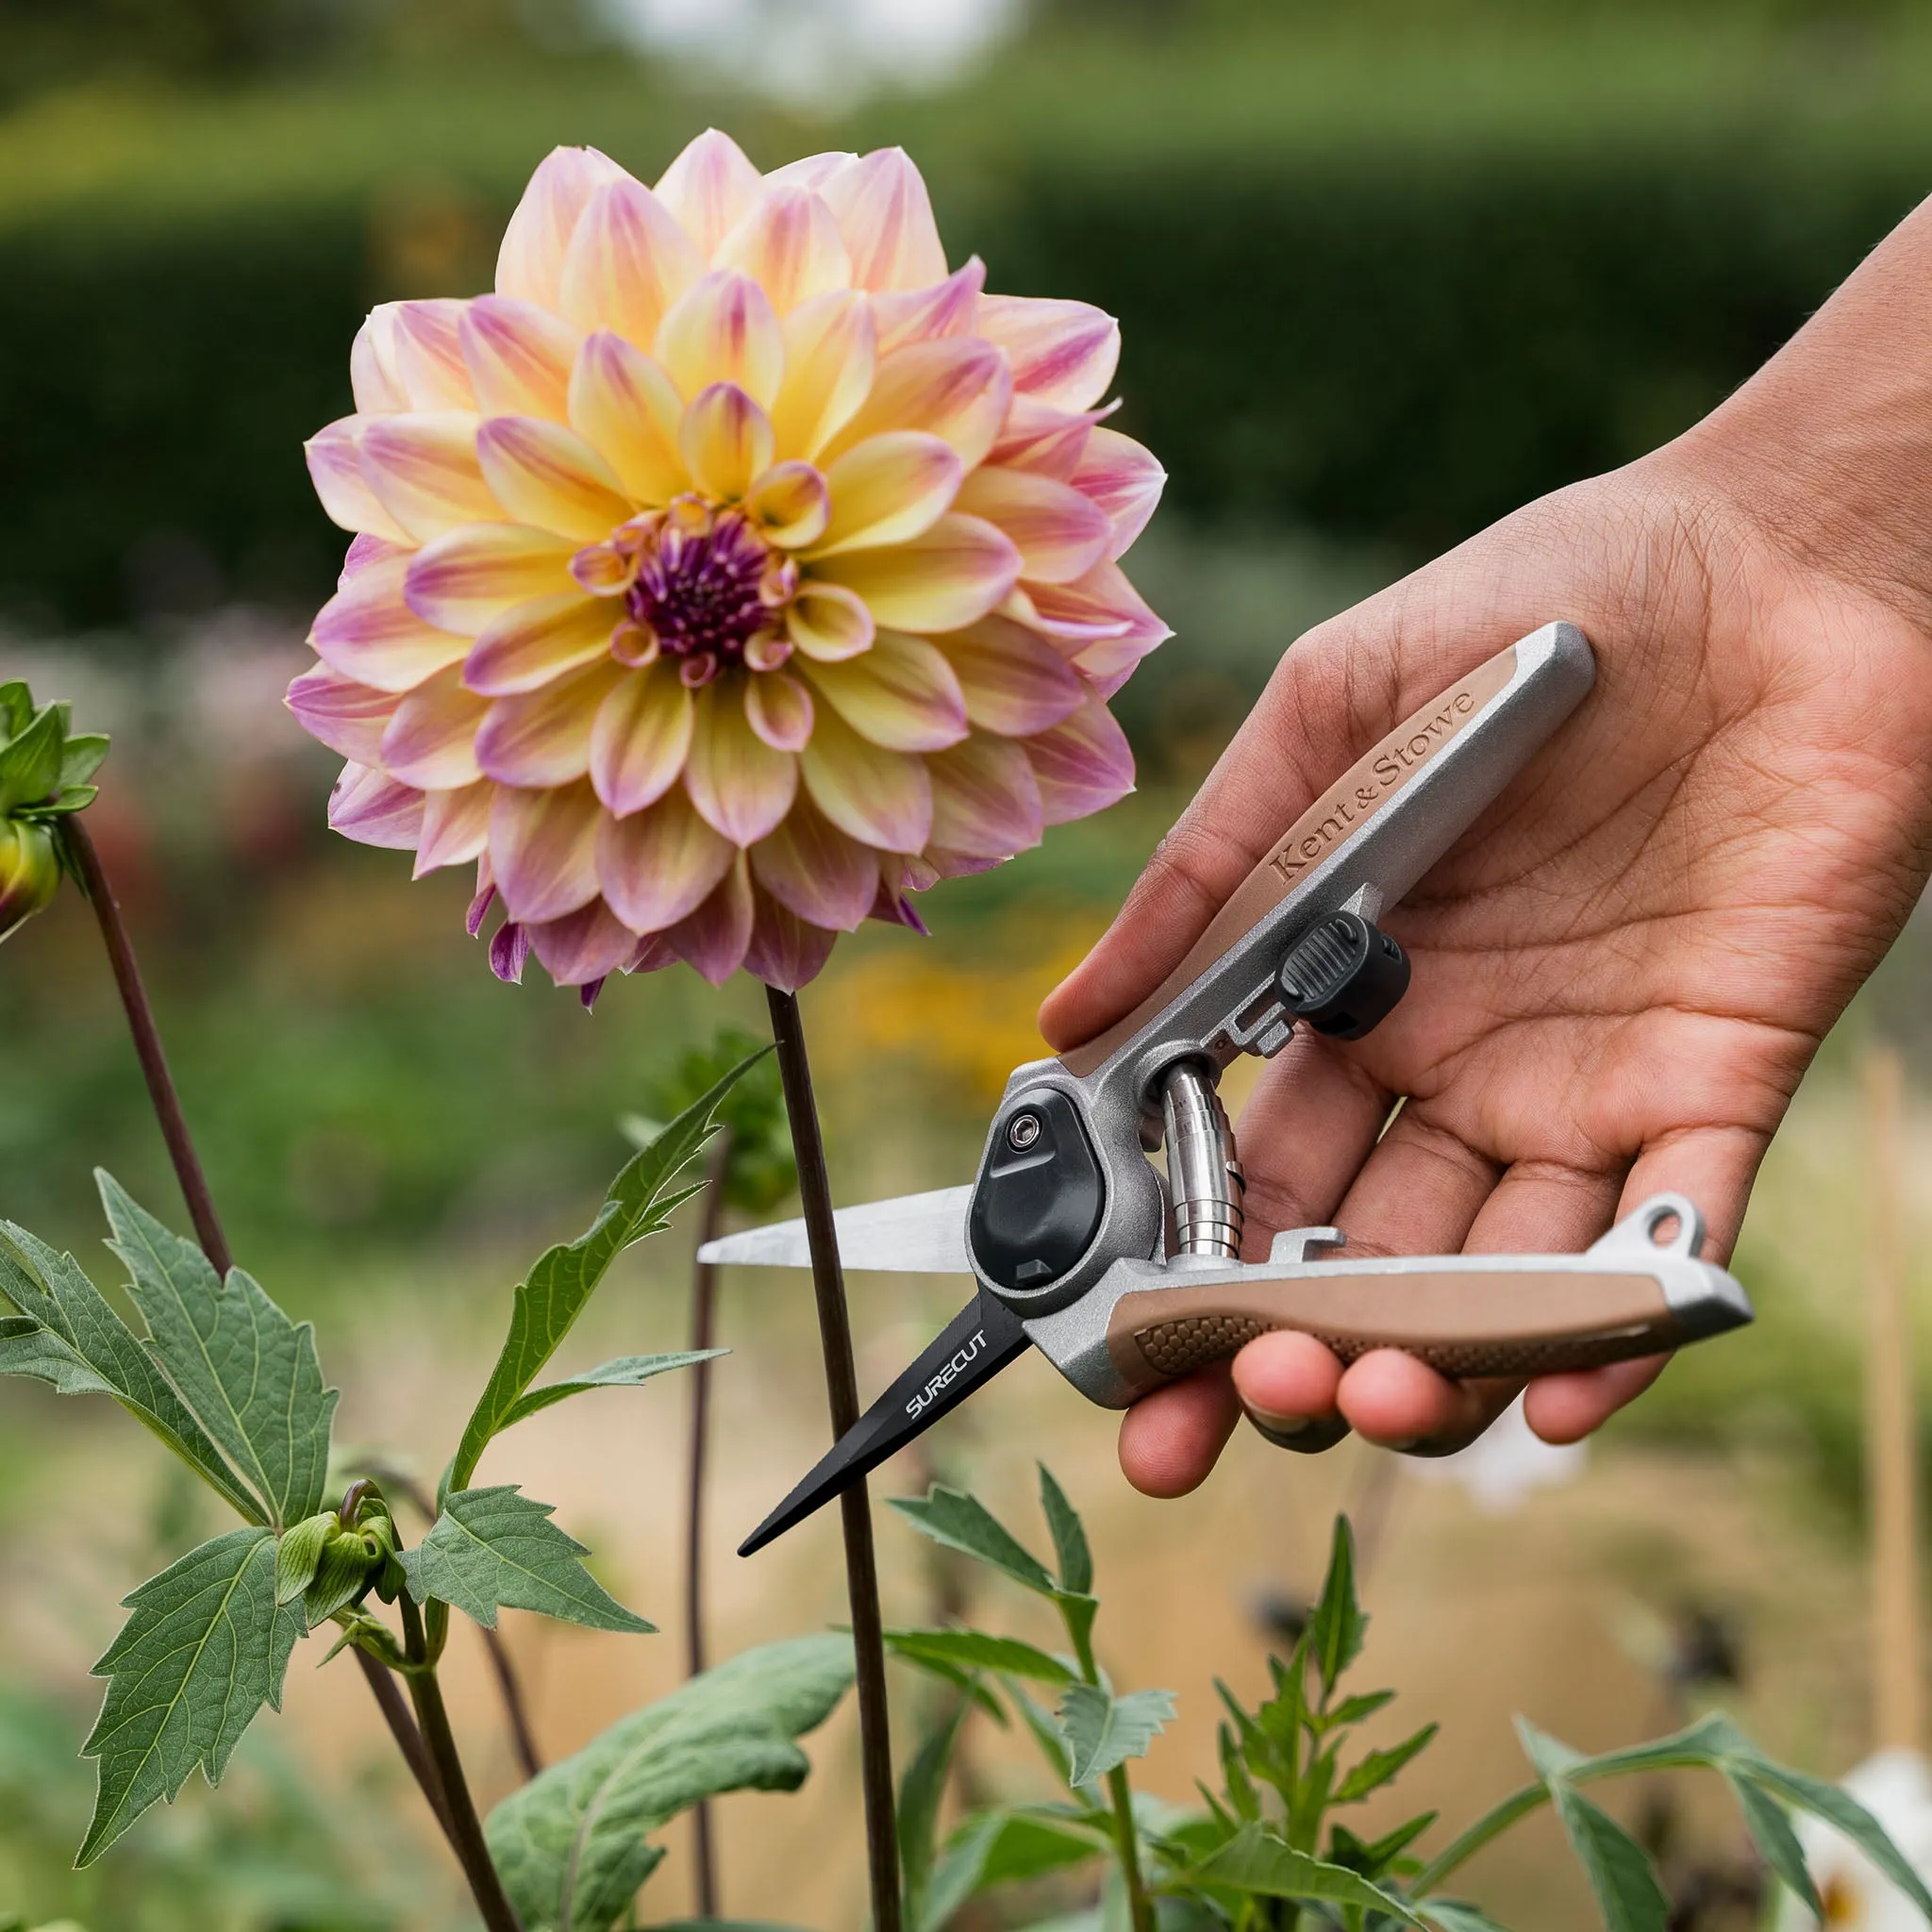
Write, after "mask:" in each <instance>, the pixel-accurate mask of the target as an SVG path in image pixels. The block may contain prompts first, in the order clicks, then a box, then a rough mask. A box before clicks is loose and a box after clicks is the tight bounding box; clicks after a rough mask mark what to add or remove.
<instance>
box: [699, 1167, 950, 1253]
mask: <svg viewBox="0 0 1932 1932" xmlns="http://www.w3.org/2000/svg"><path fill="white" fill-rule="evenodd" d="M972 1202H973V1190H972V1189H971V1188H970V1187H965V1188H940V1189H937V1190H936V1191H934V1192H932V1193H930V1194H900V1195H899V1196H897V1197H896V1198H895V1199H893V1200H891V1201H869V1202H867V1203H866V1204H865V1206H864V1207H862V1208H840V1209H839V1210H838V1212H837V1213H836V1214H834V1215H833V1217H832V1220H833V1222H834V1224H836V1226H837V1227H838V1230H839V1258H840V1259H841V1261H842V1262H843V1263H844V1264H845V1266H846V1267H847V1268H848V1269H851V1270H853V1271H855V1272H863V1271H864V1270H867V1269H877V1270H880V1271H882V1272H886V1271H889V1272H891V1273H893V1274H972V1272H973V1263H972V1261H971V1260H970V1259H969V1258H968V1257H967V1254H966V1210H967V1208H969V1207H970V1206H971V1205H972ZM698 1259H699V1260H700V1261H708V1262H713V1263H727V1264H731V1265H735V1266H738V1267H743V1268H809V1267H810V1266H811V1247H810V1243H809V1242H808V1241H807V1240H806V1233H805V1223H804V1222H802V1221H776V1222H774V1223H773V1224H771V1225H770V1226H769V1227H748V1228H746V1229H745V1231H744V1232H743V1233H742V1234H727V1235H725V1236H724V1238H723V1239H722V1240H720V1241H707V1242H706V1243H705V1244H704V1246H703V1247H701V1248H700V1249H699V1250H698Z"/></svg>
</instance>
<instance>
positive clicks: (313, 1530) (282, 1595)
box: [275, 1509, 336, 1604]
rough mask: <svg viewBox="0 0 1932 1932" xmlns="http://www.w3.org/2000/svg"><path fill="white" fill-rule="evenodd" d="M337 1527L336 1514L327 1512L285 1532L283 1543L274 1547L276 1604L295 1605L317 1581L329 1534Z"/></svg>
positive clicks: (329, 1510) (332, 1511) (283, 1533)
mask: <svg viewBox="0 0 1932 1932" xmlns="http://www.w3.org/2000/svg"><path fill="white" fill-rule="evenodd" d="M335 1526H336V1518H335V1511H334V1510H332V1509H325V1510H324V1511H323V1513H322V1514H321V1515H320V1516H311V1517H309V1518H308V1521H307V1522H305V1523H298V1524H295V1525H294V1526H293V1527H292V1528H291V1529H286V1530H284V1531H283V1532H282V1540H281V1541H280V1542H279V1543H277V1544H276V1545H275V1602H276V1603H278V1604H291V1603H293V1602H294V1601H295V1599H296V1598H297V1597H298V1596H300V1595H301V1594H302V1592H303V1591H305V1590H307V1589H308V1586H309V1585H310V1584H311V1583H313V1582H314V1581H315V1572H316V1568H317V1566H318V1565H319V1564H320V1563H321V1561H322V1553H323V1551H324V1549H325V1548H326V1547H327V1544H328V1536H329V1531H330V1530H332V1529H333V1528H334V1527H335Z"/></svg>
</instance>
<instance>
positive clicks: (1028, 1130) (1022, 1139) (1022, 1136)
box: [1007, 1113, 1040, 1154]
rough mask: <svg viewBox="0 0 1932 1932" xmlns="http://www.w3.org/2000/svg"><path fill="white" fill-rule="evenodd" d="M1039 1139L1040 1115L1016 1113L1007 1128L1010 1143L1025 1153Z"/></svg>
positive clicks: (1009, 1144)
mask: <svg viewBox="0 0 1932 1932" xmlns="http://www.w3.org/2000/svg"><path fill="white" fill-rule="evenodd" d="M1039 1139H1040V1116H1039V1115H1038V1114H1037V1113H1016V1114H1015V1115H1014V1116H1013V1119H1012V1122H1011V1124H1010V1125H1008V1128H1007V1143H1008V1146H1010V1147H1013V1148H1015V1149H1017V1150H1018V1151H1019V1152H1020V1153H1022V1154H1024V1152H1025V1151H1026V1149H1027V1148H1029V1147H1030V1146H1032V1144H1033V1143H1034V1141H1037V1140H1039Z"/></svg>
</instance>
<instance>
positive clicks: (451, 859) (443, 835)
mask: <svg viewBox="0 0 1932 1932" xmlns="http://www.w3.org/2000/svg"><path fill="white" fill-rule="evenodd" d="M495 794H496V787H495V786H493V785H491V783H490V782H489V781H488V780H487V779H486V780H484V781H483V782H482V783H480V784H476V785H466V786H464V787H463V789H462V790H461V791H425V793H424V794H423V836H422V838H421V840H420V841H418V843H417V846H416V870H415V874H414V876H415V877H417V878H419V879H420V878H423V877H425V876H426V875H427V874H430V873H432V872H435V871H436V870H437V869H438V867H440V866H445V865H465V864H467V863H468V862H469V861H470V860H471V859H473V858H481V857H482V855H483V853H484V851H485V849H486V847H487V846H488V845H489V842H490V803H491V799H492V798H493V797H494V796H495ZM492 890H493V889H492ZM470 936H471V938H473V939H474V938H475V932H474V931H473V932H472V933H471V935H470Z"/></svg>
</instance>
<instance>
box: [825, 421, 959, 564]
mask: <svg viewBox="0 0 1932 1932" xmlns="http://www.w3.org/2000/svg"><path fill="white" fill-rule="evenodd" d="M824 475H825V484H826V487H827V489H828V490H829V491H830V492H831V519H830V521H829V523H828V524H827V525H826V526H825V531H824V535H823V536H822V537H821V538H820V539H819V541H818V542H817V543H816V544H815V545H814V546H813V549H812V552H811V555H812V556H814V557H829V556H833V555H835V554H837V553H838V552H840V551H844V550H863V549H874V548H877V547H879V546H880V545H884V544H891V543H904V542H906V541H908V539H909V538H913V537H919V536H923V535H924V533H925V532H926V531H927V530H929V529H930V528H931V527H932V526H933V525H934V524H936V523H937V522H938V521H939V520H940V518H941V517H942V516H943V515H944V514H945V513H946V511H947V510H948V509H949V508H952V505H953V500H954V498H955V497H956V496H957V495H958V493H959V487H960V481H961V479H962V478H963V477H964V475H965V465H964V464H963V463H961V462H960V460H959V458H958V455H957V454H955V452H954V450H953V447H952V445H951V444H950V443H947V442H943V441H941V440H940V438H938V437H937V436H929V435H927V434H925V433H924V431H923V430H917V429H895V430H888V431H887V432H885V433H884V434H883V435H879V436H870V437H868V438H867V439H866V440H865V441H863V442H860V443H855V444H854V445H853V446H852V447H851V448H850V449H848V450H847V451H846V452H845V453H844V454H843V455H842V456H841V457H838V458H835V459H834V460H833V462H832V463H831V464H830V465H829V466H828V467H827V469H826V471H825V473H824Z"/></svg>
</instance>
